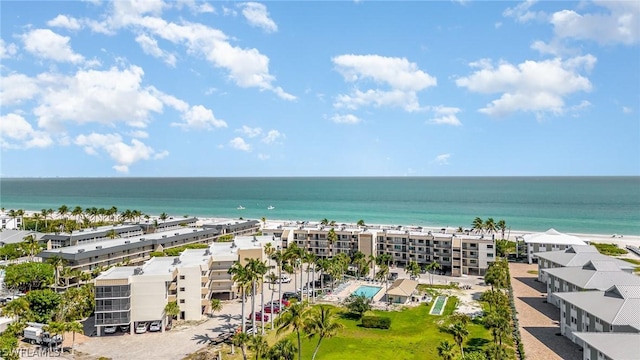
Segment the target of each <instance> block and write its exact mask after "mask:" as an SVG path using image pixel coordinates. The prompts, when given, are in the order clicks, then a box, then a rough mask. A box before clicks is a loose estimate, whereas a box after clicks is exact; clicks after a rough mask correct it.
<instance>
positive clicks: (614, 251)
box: [591, 243, 628, 256]
mask: <svg viewBox="0 0 640 360" xmlns="http://www.w3.org/2000/svg"><path fill="white" fill-rule="evenodd" d="M591 245H593V246H595V247H596V249H598V251H599V252H600V253H601V254H603V255H609V256H616V255H624V254H626V253H628V251H627V250H625V249H621V248H619V247H618V245H616V244H600V243H592V244H591Z"/></svg>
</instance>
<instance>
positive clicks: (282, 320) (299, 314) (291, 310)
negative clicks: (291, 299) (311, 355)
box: [276, 301, 309, 360]
mask: <svg viewBox="0 0 640 360" xmlns="http://www.w3.org/2000/svg"><path fill="white" fill-rule="evenodd" d="M308 314H309V307H308V306H307V302H306V301H301V302H295V303H293V304H292V305H290V306H289V307H287V308H286V309H284V311H283V312H282V313H281V315H280V317H279V318H278V330H277V331H276V333H277V334H280V333H282V332H283V331H286V330H288V329H292V330H293V331H295V332H296V335H297V336H298V360H302V349H301V339H300V331H301V330H304V326H305V322H306V321H307V317H308Z"/></svg>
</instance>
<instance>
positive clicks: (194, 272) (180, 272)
mask: <svg viewBox="0 0 640 360" xmlns="http://www.w3.org/2000/svg"><path fill="white" fill-rule="evenodd" d="M268 242H271V243H272V244H273V245H274V246H277V244H276V243H273V239H272V237H270V236H238V237H236V238H235V239H234V241H232V242H219V243H213V244H211V245H210V246H209V247H208V248H206V249H187V250H184V251H183V252H182V253H181V254H180V256H174V257H154V258H152V259H150V260H148V261H146V262H145V263H144V264H143V265H141V266H121V267H112V268H110V269H109V270H107V271H105V272H104V273H102V274H101V275H100V276H98V277H97V278H96V280H95V287H96V300H95V302H96V310H95V313H96V315H95V321H96V327H97V333H98V335H101V334H103V333H104V331H103V330H104V328H105V327H107V326H130V328H129V329H130V330H129V331H131V332H133V329H134V328H135V326H137V325H138V324H139V323H149V322H152V321H158V322H161V323H162V326H161V328H162V329H164V328H165V327H166V325H167V322H168V319H167V316H166V314H165V312H164V309H165V306H166V305H167V304H168V303H169V302H172V301H175V302H176V303H177V304H178V306H179V308H180V312H179V314H178V319H180V320H200V319H201V318H202V315H203V314H205V313H207V312H209V311H210V306H211V299H212V298H218V299H224V300H229V299H234V298H236V297H237V296H239V295H238V294H239V293H240V291H239V289H237V287H236V284H235V283H234V281H233V280H232V277H231V275H230V274H229V273H228V270H229V268H231V266H233V264H234V263H235V262H236V261H240V262H241V263H244V262H246V259H259V260H261V261H265V260H267V256H266V254H265V252H264V247H265V244H266V243H268Z"/></svg>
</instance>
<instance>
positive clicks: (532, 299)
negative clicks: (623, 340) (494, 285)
mask: <svg viewBox="0 0 640 360" xmlns="http://www.w3.org/2000/svg"><path fill="white" fill-rule="evenodd" d="M529 270H538V265H536V264H531V265H529V264H524V263H509V271H510V273H511V286H512V287H513V296H514V300H515V305H516V311H517V312H518V321H519V324H520V334H521V335H522V343H523V345H524V353H525V356H526V357H527V358H528V359H565V360H582V351H581V348H580V347H578V345H576V344H574V343H573V342H571V341H570V340H569V339H567V338H566V337H564V336H560V335H559V334H560V327H559V326H558V321H559V320H560V309H558V308H557V307H555V306H553V305H551V304H548V303H547V302H546V296H547V294H546V286H545V285H544V284H542V283H540V282H538V281H537V275H535V274H529V273H527V271H529Z"/></svg>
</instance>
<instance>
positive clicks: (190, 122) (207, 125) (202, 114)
mask: <svg viewBox="0 0 640 360" xmlns="http://www.w3.org/2000/svg"><path fill="white" fill-rule="evenodd" d="M182 119H183V120H184V122H182V123H171V126H178V127H181V128H183V129H193V130H210V129H212V128H226V127H227V123H226V122H225V121H224V120H220V119H216V118H215V116H213V111H211V110H210V109H207V108H206V107H204V106H202V105H195V106H192V107H191V108H190V109H189V110H187V111H185V112H184V113H183V114H182Z"/></svg>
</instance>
